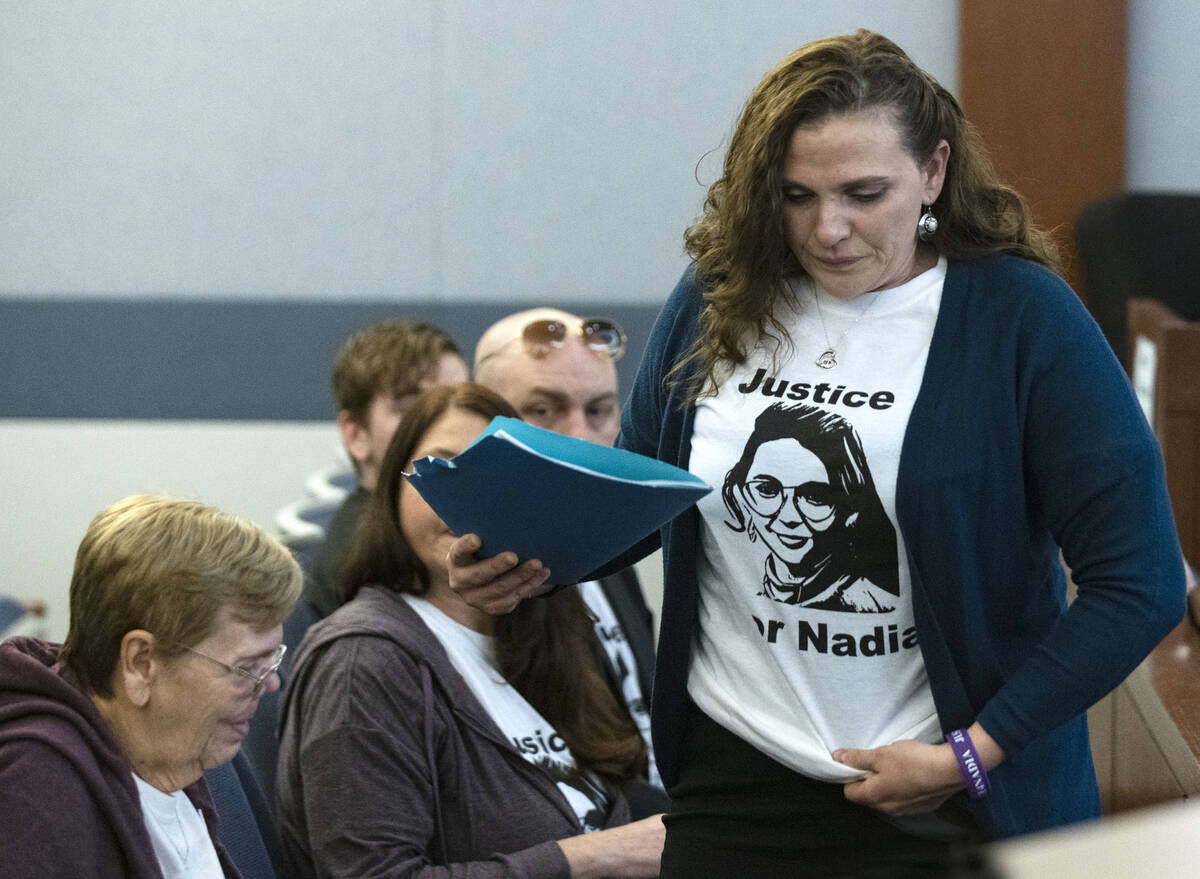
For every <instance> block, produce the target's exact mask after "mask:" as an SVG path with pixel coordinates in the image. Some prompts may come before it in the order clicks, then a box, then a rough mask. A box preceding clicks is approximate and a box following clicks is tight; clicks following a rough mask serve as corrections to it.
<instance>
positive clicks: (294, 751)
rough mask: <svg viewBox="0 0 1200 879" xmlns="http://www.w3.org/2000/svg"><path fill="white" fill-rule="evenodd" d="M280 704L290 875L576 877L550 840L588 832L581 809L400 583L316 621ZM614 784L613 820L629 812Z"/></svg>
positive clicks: (283, 829)
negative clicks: (489, 703)
mask: <svg viewBox="0 0 1200 879" xmlns="http://www.w3.org/2000/svg"><path fill="white" fill-rule="evenodd" d="M281 718H282V721H281V722H282V727H281V741H280V756H279V775H278V780H277V795H278V811H279V825H280V834H281V836H282V842H283V847H284V856H285V860H286V861H287V863H288V872H289V875H291V876H294V877H297V879H304V877H315V876H322V877H324V876H345V877H361V876H388V877H401V876H414V877H415V876H420V877H432V876H438V877H452V876H453V877H466V876H470V877H472V879H474V877H480V879H483V877H488V879H491V877H523V879H568V877H569V875H570V873H569V870H568V867H567V861H566V858H565V857H564V855H563V853H562V850H561V849H560V848H559V847H558V846H557V845H556V844H555V842H554V840H557V839H563V838H566V837H569V836H574V835H576V834H578V833H580V832H581V828H580V825H579V821H578V819H577V818H576V816H575V813H574V811H573V810H572V808H571V806H570V805H569V804H568V803H567V801H566V799H565V798H564V797H563V796H562V794H561V793H560V792H559V790H558V787H557V785H556V784H555V783H554V781H553V780H552V779H551V778H550V776H549V775H547V774H546V773H545V772H544V771H542V770H541V769H539V768H538V767H536V766H534V765H532V764H531V763H529V762H528V761H527V760H525V759H524V758H523V757H522V756H521V755H520V754H519V753H518V752H517V751H516V749H515V748H514V747H513V746H512V744H511V743H509V742H508V741H507V740H506V739H505V738H504V736H503V735H502V734H501V732H500V730H499V728H498V727H497V726H496V724H495V723H494V722H493V721H492V719H491V718H490V716H489V715H488V714H487V712H486V711H485V710H484V709H483V707H482V706H481V705H480V704H479V702H478V700H476V698H475V697H474V695H473V694H472V693H471V691H470V689H469V687H468V686H467V684H466V682H465V681H463V679H462V677H461V676H460V675H459V674H458V672H457V671H455V669H454V667H453V666H452V665H451V663H450V660H449V657H447V655H446V652H445V650H444V649H443V648H442V646H441V643H440V642H439V641H438V640H437V638H436V637H435V636H434V635H433V633H432V632H430V631H429V629H428V628H427V627H426V626H425V624H424V623H423V622H422V621H421V619H420V618H419V617H418V616H417V615H416V613H414V612H413V610H412V609H411V608H410V607H408V605H407V604H405V602H404V600H403V598H401V596H400V595H398V594H397V593H395V592H393V591H391V590H389V589H385V588H382V587H367V588H365V589H363V590H362V591H361V592H360V593H359V594H358V595H357V596H356V597H355V598H354V600H353V601H351V602H349V603H348V604H346V605H344V606H343V607H341V608H339V609H338V610H337V611H336V612H335V613H333V614H332V615H331V616H329V617H327V618H326V619H324V620H322V621H321V622H319V623H316V624H314V625H313V626H312V627H311V628H310V629H309V630H308V632H307V634H306V635H305V637H304V640H303V642H301V645H300V649H299V651H298V655H297V657H296V662H295V665H294V666H293V672H292V677H291V680H290V682H289V684H288V688H287V691H286V693H285V694H284V700H283V708H282V713H281ZM611 793H612V796H613V803H614V805H613V808H612V810H611V812H610V814H609V816H608V823H607V826H610V827H612V826H617V825H619V824H624V823H627V822H628V821H629V809H628V805H627V804H626V802H625V800H624V798H622V797H621V796H620V794H619V793H618V792H617V791H615V790H613V791H612V792H611ZM434 865H440V866H434Z"/></svg>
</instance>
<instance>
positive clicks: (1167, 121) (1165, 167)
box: [1125, 0, 1200, 193]
mask: <svg viewBox="0 0 1200 879" xmlns="http://www.w3.org/2000/svg"><path fill="white" fill-rule="evenodd" d="M1128 39H1129V51H1128V58H1129V80H1128V110H1127V117H1126V123H1127V124H1126V130H1127V146H1126V150H1127V152H1126V167H1125V180H1126V189H1129V190H1143V191H1169V192H1191V193H1198V192H1200V147H1197V144H1200V109H1198V108H1200V60H1198V56H1197V51H1198V49H1197V47H1200V4H1197V3H1195V2H1194V0H1129V38H1128Z"/></svg>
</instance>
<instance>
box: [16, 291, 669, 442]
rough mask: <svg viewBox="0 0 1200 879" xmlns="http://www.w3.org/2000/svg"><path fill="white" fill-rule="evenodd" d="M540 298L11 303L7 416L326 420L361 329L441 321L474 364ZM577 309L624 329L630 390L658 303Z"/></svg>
mask: <svg viewBox="0 0 1200 879" xmlns="http://www.w3.org/2000/svg"><path fill="white" fill-rule="evenodd" d="M541 304H545V303H542V302H538V303H521V302H513V303H509V304H503V305H487V304H463V305H446V304H441V303H407V302H406V303H395V302H352V303H350V302H347V303H343V302H314V301H311V300H298V301H265V302H264V301H254V302H249V301H232V300H229V301H224V300H222V301H212V300H179V299H171V300H124V299H122V300H97V299H86V300H21V299H0V376H2V377H3V378H2V380H0V417H3V418H136V419H229V420H237V421H280V420H283V421H291V420H297V421H319V420H322V419H326V418H332V417H333V397H332V394H331V392H330V390H329V370H330V366H331V364H332V362H333V356H334V354H335V352H336V351H337V349H338V346H339V345H341V343H342V342H343V341H344V340H345V339H346V337H348V336H349V335H350V334H351V333H353V332H354V331H355V330H357V329H359V328H361V327H364V326H366V325H367V324H370V323H373V322H374V321H378V320H384V319H386V318H394V317H405V318H410V319H413V320H426V321H431V322H433V323H435V324H437V325H439V326H441V327H444V328H445V329H446V330H447V331H448V332H449V333H450V334H451V335H452V336H454V338H455V339H456V340H457V341H458V343H459V345H460V346H461V347H462V349H463V351H464V354H465V356H466V357H467V359H468V360H469V359H470V356H471V352H472V351H473V350H474V347H475V343H476V341H478V339H479V336H480V334H481V333H482V332H483V330H484V329H486V328H487V327H488V326H489V325H490V324H491V323H492V322H494V321H496V320H498V319H499V318H501V317H503V316H504V315H505V314H508V313H510V312H513V311H516V310H518V309H521V308H527V307H532V306H534V305H541ZM569 308H570V310H571V311H574V312H576V313H578V314H584V315H597V316H605V317H611V318H613V319H615V320H616V321H618V322H619V323H620V324H621V325H622V326H624V327H625V329H626V331H627V332H628V334H629V349H628V351H627V353H626V355H625V357H624V358H622V360H621V361H620V362H619V363H618V364H617V369H618V373H619V375H620V381H621V391H622V394H625V393H627V392H628V390H629V388H630V386H631V384H632V381H633V376H634V372H635V371H636V369H637V364H638V361H639V359H640V358H641V354H642V350H643V348H644V347H645V342H646V337H647V335H648V333H649V330H650V327H651V325H652V324H653V321H654V318H655V316H656V315H657V313H658V306H657V305H655V306H639V305H616V306H607V305H603V304H600V305H595V306H593V305H585V304H578V303H573V304H571V305H570V306H569Z"/></svg>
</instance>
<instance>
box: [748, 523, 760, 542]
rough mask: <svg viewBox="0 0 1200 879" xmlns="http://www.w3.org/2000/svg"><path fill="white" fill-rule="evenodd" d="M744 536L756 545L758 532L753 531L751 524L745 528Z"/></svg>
mask: <svg viewBox="0 0 1200 879" xmlns="http://www.w3.org/2000/svg"><path fill="white" fill-rule="evenodd" d="M746 536H747V537H749V538H750V542H751V543H758V532H757V531H756V530H755V529H754V525H753V523H751V524H750V526H749V527H747V528H746Z"/></svg>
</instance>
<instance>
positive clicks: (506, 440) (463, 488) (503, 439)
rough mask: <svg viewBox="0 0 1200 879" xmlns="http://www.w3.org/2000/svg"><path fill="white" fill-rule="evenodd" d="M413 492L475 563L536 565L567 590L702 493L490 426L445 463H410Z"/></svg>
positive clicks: (687, 482) (571, 442)
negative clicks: (473, 544) (472, 537)
mask: <svg viewBox="0 0 1200 879" xmlns="http://www.w3.org/2000/svg"><path fill="white" fill-rule="evenodd" d="M408 479H409V481H410V482H411V483H412V485H413V487H414V488H416V489H417V491H419V492H420V493H421V496H422V497H423V498H425V501H426V503H428V504H429V506H431V507H432V508H433V510H434V512H436V513H437V514H438V516H440V517H441V519H442V521H443V522H445V523H446V525H447V526H449V528H450V530H452V531H453V532H454V533H455V534H460V535H461V534H470V533H474V534H477V535H479V538H480V540H481V541H482V542H483V546H482V548H481V549H480V551H479V552H478V553H477V555H478V556H479V557H480V558H488V557H489V556H493V555H496V554H497V553H500V552H504V551H506V550H507V551H512V552H515V553H516V554H517V557H518V558H520V559H521V560H522V561H524V560H526V559H533V558H536V559H540V560H541V561H542V564H544V565H545V566H546V567H548V568H549V569H550V581H549V582H550V583H552V584H555V585H557V584H562V583H575V582H578V581H579V579H580V578H581V577H583V576H584V575H585V574H587V573H589V572H590V571H594V570H595V569H596V568H598V567H600V566H601V565H602V564H604V563H605V562H607V561H608V560H609V559H612V558H614V557H615V556H617V555H619V554H620V553H621V552H623V551H624V550H626V549H628V548H629V547H630V546H633V544H635V543H637V542H638V541H639V540H641V539H642V538H643V537H645V536H646V535H647V534H650V533H651V532H653V531H655V530H657V529H658V528H659V527H660V526H662V525H663V524H665V523H667V522H669V521H670V520H671V519H674V518H675V517H676V516H678V515H679V514H680V513H682V512H683V511H684V510H686V509H687V508H688V507H690V506H691V505H692V504H694V503H695V502H696V501H697V500H699V499H700V498H701V497H703V496H704V495H706V494H708V492H710V491H712V488H711V487H710V486H709V485H708V484H707V483H706V482H704V480H702V479H700V478H699V477H697V476H694V475H693V474H691V473H688V472H687V471H686V470H681V469H680V468H678V467H675V466H673V465H671V464H666V463H664V462H662V461H657V460H655V459H654V458H647V457H645V456H644V455H638V454H635V453H633V452H628V451H625V450H624V449H613V448H609V447H607V446H601V445H597V444H596V443H589V442H586V441H584V440H580V439H575V438H574V437H569V436H562V435H560V434H557V433H552V432H551V431H548V430H543V429H542V428H540V427H534V426H533V425H531V424H526V423H525V422H523V421H520V420H519V419H516V418H504V417H498V418H494V419H492V422H491V424H489V425H488V427H487V429H486V430H485V431H484V432H483V433H481V434H480V435H479V437H478V438H476V440H475V442H473V443H472V444H471V445H470V446H469V447H468V448H466V449H465V450H464V451H463V452H462V453H461V454H459V455H456V456H455V457H454V458H452V459H451V460H449V461H446V460H443V459H441V458H434V457H428V458H423V459H421V460H419V461H416V462H414V463H413V473H412V474H411V475H409V476H408Z"/></svg>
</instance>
